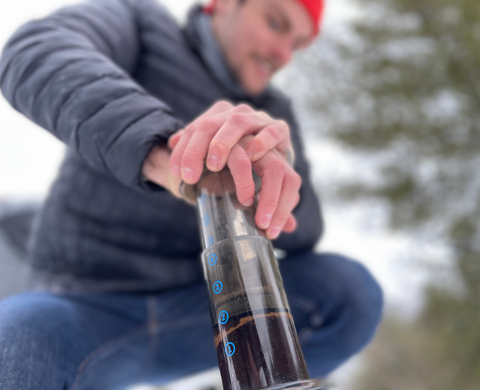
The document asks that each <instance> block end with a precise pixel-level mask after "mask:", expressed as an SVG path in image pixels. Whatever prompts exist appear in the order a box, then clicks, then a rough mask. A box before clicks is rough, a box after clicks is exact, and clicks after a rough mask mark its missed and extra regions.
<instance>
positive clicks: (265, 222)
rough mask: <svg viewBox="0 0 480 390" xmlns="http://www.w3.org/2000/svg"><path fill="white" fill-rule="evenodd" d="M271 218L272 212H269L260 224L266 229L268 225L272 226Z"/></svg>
mask: <svg viewBox="0 0 480 390" xmlns="http://www.w3.org/2000/svg"><path fill="white" fill-rule="evenodd" d="M271 220H272V214H267V215H265V216H264V217H263V218H262V220H261V221H260V225H262V226H263V229H266V228H268V226H270V221H271Z"/></svg>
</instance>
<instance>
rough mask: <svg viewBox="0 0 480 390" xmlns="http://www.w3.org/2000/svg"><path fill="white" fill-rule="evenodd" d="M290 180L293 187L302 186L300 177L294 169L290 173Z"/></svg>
mask: <svg viewBox="0 0 480 390" xmlns="http://www.w3.org/2000/svg"><path fill="white" fill-rule="evenodd" d="M290 177H291V179H290V180H291V181H292V185H293V187H295V189H297V190H298V189H299V188H300V187H301V186H302V177H301V176H300V175H299V174H298V173H296V172H295V171H294V172H293V173H292V174H291V176H290Z"/></svg>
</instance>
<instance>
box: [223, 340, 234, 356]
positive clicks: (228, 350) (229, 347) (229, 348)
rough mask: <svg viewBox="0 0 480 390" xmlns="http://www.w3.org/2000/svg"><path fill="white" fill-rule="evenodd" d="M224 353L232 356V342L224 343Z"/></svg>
mask: <svg viewBox="0 0 480 390" xmlns="http://www.w3.org/2000/svg"><path fill="white" fill-rule="evenodd" d="M225 353H226V354H227V356H232V355H233V354H234V353H235V345H234V344H233V343H227V344H225Z"/></svg>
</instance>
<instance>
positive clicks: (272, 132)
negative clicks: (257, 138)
mask: <svg viewBox="0 0 480 390" xmlns="http://www.w3.org/2000/svg"><path fill="white" fill-rule="evenodd" d="M263 131H264V132H265V135H268V136H270V137H271V138H273V139H275V138H277V137H278V127H276V126H267V127H266V128H265V129H264V130H263Z"/></svg>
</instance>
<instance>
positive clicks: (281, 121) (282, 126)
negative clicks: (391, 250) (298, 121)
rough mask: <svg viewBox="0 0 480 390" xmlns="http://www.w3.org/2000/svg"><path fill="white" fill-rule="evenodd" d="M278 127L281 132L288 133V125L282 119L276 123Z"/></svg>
mask: <svg viewBox="0 0 480 390" xmlns="http://www.w3.org/2000/svg"><path fill="white" fill-rule="evenodd" d="M278 125H279V127H280V129H282V130H283V131H286V132H287V133H290V126H288V123H287V122H285V121H284V120H283V119H280V120H279V121H278Z"/></svg>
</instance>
